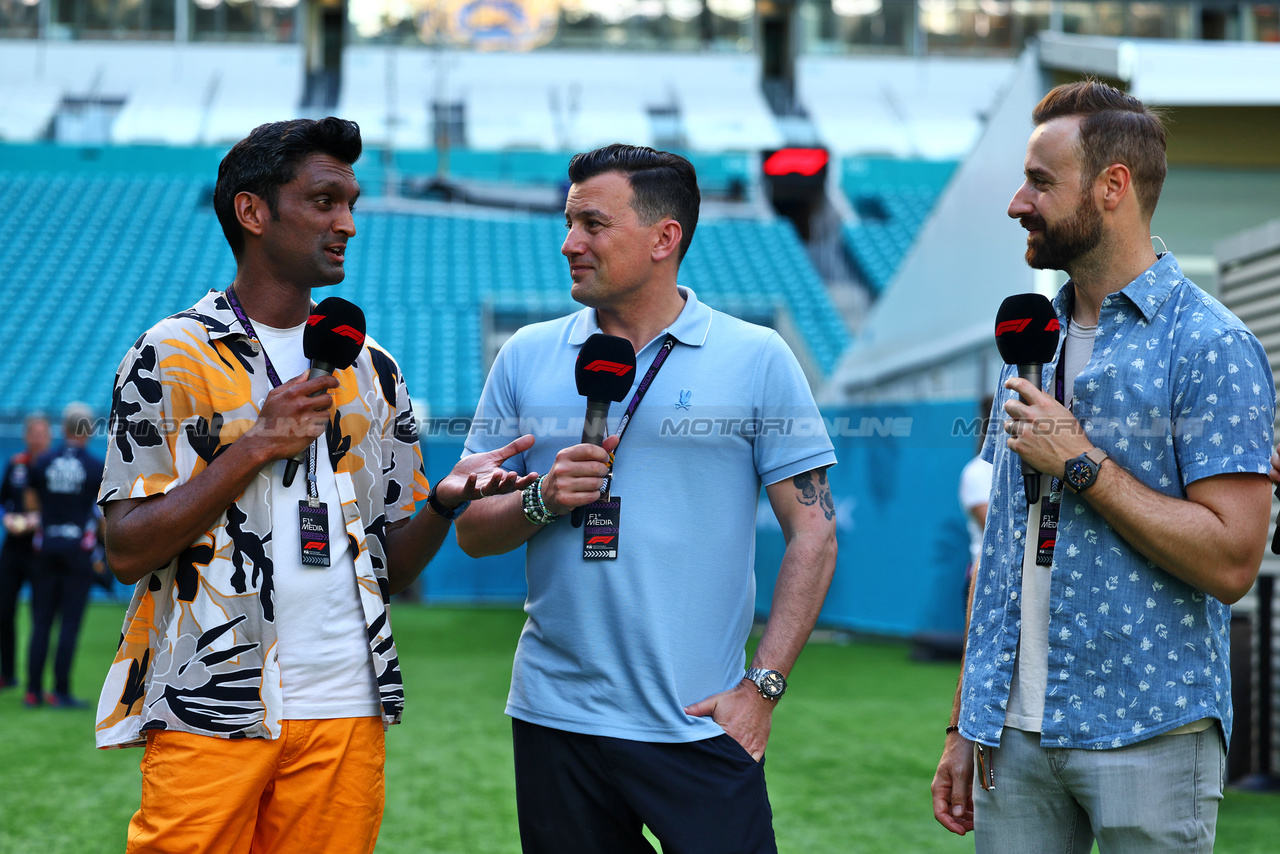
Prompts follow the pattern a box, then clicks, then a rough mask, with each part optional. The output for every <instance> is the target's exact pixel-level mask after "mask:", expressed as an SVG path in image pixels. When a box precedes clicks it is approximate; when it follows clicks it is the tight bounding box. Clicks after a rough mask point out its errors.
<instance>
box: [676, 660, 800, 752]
mask: <svg viewBox="0 0 1280 854" xmlns="http://www.w3.org/2000/svg"><path fill="white" fill-rule="evenodd" d="M777 705H778V701H777V700H766V699H765V698H764V697H762V696H761V695H760V689H759V688H757V687H756V683H754V682H752V681H751V680H750V679H745V678H744V679H743V680H742V681H741V682H739V683H738V684H737V685H735V686H734V687H733V688H730V689H729V690H728V691H722V692H721V693H719V694H716V695H714V696H712V697H708V698H707V699H705V700H703V701H702V702H700V703H694V704H693V705H692V706H689V707H687V708H686V709H685V710H684V713H685V714H686V715H691V716H693V717H695V718H703V717H707V716H710V717H711V719H712V720H713V721H715V722H716V723H718V724H720V728H721V729H723V730H724V731H725V732H726V733H727V734H728V735H729V737H730V738H732V739H733V740H734V741H736V742H738V744H741V745H742V749H743V750H745V751H747V753H750V754H751V758H752V759H754V760H755V761H757V762H759V761H760V759H761V758H762V757H763V756H764V750H765V747H767V746H768V744H769V730H770V728H772V726H773V710H774V708H775V707H776V706H777Z"/></svg>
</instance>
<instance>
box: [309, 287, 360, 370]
mask: <svg viewBox="0 0 1280 854" xmlns="http://www.w3.org/2000/svg"><path fill="white" fill-rule="evenodd" d="M364 328H365V327H364V312H363V311H361V310H360V306H358V305H356V304H355V303H353V302H348V301H347V300H344V299H343V298H342V297H327V298H326V299H324V300H323V301H322V302H321V303H320V304H319V305H318V306H316V307H315V308H313V309H312V310H311V316H310V317H308V318H307V328H306V329H304V330H303V332H302V353H303V355H304V356H306V357H307V358H308V359H309V360H311V361H312V362H321V363H324V364H327V365H333V366H334V368H335V369H337V370H342V369H343V368H349V367H351V365H352V363H354V362H355V360H356V357H357V356H359V355H360V350H361V349H362V348H363V347H364Z"/></svg>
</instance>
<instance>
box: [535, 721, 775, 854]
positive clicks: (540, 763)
mask: <svg viewBox="0 0 1280 854" xmlns="http://www.w3.org/2000/svg"><path fill="white" fill-rule="evenodd" d="M512 734H513V740H514V745H515V765H516V808H517V811H518V813H519V819H520V842H521V845H522V846H523V849H524V852H525V854H565V852H569V851H572V852H574V854H652V852H653V846H651V845H650V844H649V843H648V842H647V841H646V840H645V838H644V836H643V834H642V830H641V828H642V827H648V828H649V830H650V831H651V832H652V833H653V835H654V836H656V837H657V838H658V841H659V842H661V843H662V850H663V852H664V854H776V852H777V850H778V847H777V843H776V842H775V841H774V835H773V812H772V810H771V809H770V807H769V794H768V792H767V791H766V789H765V781H764V761H763V760H761V761H760V762H756V761H755V760H753V759H752V758H751V755H750V754H748V753H747V752H746V751H745V750H743V749H742V746H741V745H739V744H738V743H737V742H736V741H734V740H733V739H732V738H730V737H729V736H728V735H722V736H717V737H715V738H709V739H706V740H705V741H694V742H688V743H682V744H666V743H654V742H642V741H628V740H626V739H619V738H607V737H604V736H593V735H579V734H577V733H571V732H564V731H562V730H556V729H549V728H547V727H542V726H538V725H536V724H531V723H528V722H526V721H520V720H514V719H513V720H512Z"/></svg>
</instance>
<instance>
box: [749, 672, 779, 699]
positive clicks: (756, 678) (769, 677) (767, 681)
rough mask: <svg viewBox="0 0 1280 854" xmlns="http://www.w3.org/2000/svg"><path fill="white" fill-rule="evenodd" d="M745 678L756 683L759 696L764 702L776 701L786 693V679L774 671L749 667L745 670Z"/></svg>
mask: <svg viewBox="0 0 1280 854" xmlns="http://www.w3.org/2000/svg"><path fill="white" fill-rule="evenodd" d="M747 678H748V679H750V680H751V681H752V682H754V683H756V687H757V688H759V689H760V696H761V697H764V698H765V699H766V700H776V699H778V698H779V697H781V696H782V695H783V694H785V693H787V678H786V677H785V676H783V675H782V674H781V673H779V672H778V671H776V670H762V669H761V668H759V667H751V668H748V670H747Z"/></svg>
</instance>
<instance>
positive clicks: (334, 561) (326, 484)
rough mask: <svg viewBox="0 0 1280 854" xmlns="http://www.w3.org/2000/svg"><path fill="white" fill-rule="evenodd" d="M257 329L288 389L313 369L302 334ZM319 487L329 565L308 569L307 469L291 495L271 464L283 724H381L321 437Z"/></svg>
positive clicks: (279, 469)
mask: <svg viewBox="0 0 1280 854" xmlns="http://www.w3.org/2000/svg"><path fill="white" fill-rule="evenodd" d="M305 327H306V324H305V323H304V324H301V325H299V326H295V327H294V328H292V329H273V328H271V327H269V326H263V325H262V324H259V323H255V324H254V331H255V332H257V333H258V338H259V340H260V341H261V342H262V345H263V347H264V348H266V351H267V356H268V358H270V360H271V364H272V366H273V367H274V368H275V369H276V373H277V374H278V375H279V377H280V381H281V382H288V381H289V380H291V379H293V378H294V377H296V376H298V374H301V373H303V372H304V371H306V370H307V369H308V367H309V366H310V365H309V362H308V361H307V358H306V356H304V355H303V351H302V331H303V329H304V328H305ZM317 446H318V447H319V449H320V455H319V456H318V457H317V458H316V486H317V488H318V490H319V492H320V500H321V501H322V502H324V503H325V504H326V505H327V506H328V508H329V548H330V551H329V566H327V567H304V566H303V564H302V558H301V545H300V543H299V536H298V533H299V532H298V502H299V501H306V500H307V468H306V465H305V464H303V465H301V466H299V468H298V473H297V476H296V477H295V478H294V480H293V484H292V485H291V486H290V487H289V488H288V489H286V488H285V487H284V485H283V483H282V480H281V478H282V477H283V475H284V469H285V463H284V461H282V460H281V461H277V462H275V463H272V464H271V476H272V478H273V480H274V482H273V483H272V487H271V518H272V520H273V522H272V526H271V536H272V537H273V538H274V539H275V544H274V547H273V548H272V557H273V561H274V574H273V582H274V585H275V594H274V596H273V601H274V603H275V613H276V631H277V634H278V637H279V640H278V644H279V649H278V650H277V652H278V655H279V661H280V681H281V692H282V695H283V699H284V713H283V714H282V715H281V717H282V719H283V720H322V719H332V718H357V717H376V716H377V715H379V714H381V707H380V705H379V702H378V686H377V680H376V677H375V676H374V672H373V662H372V659H371V655H372V654H371V653H370V651H369V638H368V630H367V627H366V625H365V618H364V610H363V609H362V608H361V605H360V594H359V591H358V590H357V589H356V567H355V561H354V560H353V558H352V556H351V555H350V553H349V550H348V543H347V537H346V531H345V529H344V528H343V524H342V512H341V503H342V502H341V499H339V497H338V485H337V481H336V479H335V477H334V474H333V464H332V462H331V461H330V460H329V454H328V451H327V449H326V446H325V440H324V437H323V436H322V437H321V438H320V440H319V442H318V443H317V445H313V448H314V447H317Z"/></svg>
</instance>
